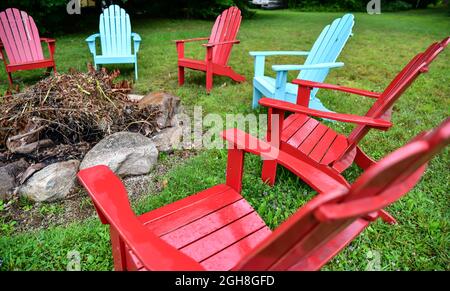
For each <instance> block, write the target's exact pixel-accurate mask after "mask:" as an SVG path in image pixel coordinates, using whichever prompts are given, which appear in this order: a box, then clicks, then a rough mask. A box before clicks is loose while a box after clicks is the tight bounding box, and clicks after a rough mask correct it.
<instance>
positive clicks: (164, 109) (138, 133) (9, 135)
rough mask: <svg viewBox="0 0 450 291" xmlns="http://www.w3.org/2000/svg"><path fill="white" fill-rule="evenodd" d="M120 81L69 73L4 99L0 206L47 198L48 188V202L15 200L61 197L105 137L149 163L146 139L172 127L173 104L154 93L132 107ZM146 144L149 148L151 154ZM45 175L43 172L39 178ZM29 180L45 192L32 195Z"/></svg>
mask: <svg viewBox="0 0 450 291" xmlns="http://www.w3.org/2000/svg"><path fill="white" fill-rule="evenodd" d="M119 75H120V73H119V71H113V72H111V73H108V72H107V71H106V70H105V69H102V70H100V71H96V70H95V69H93V68H92V66H89V67H88V72H87V73H82V72H78V71H75V70H70V71H69V73H68V74H60V75H56V76H52V77H48V78H46V79H44V80H42V81H40V82H38V83H37V84H35V85H34V86H32V87H30V88H28V89H27V90H26V91H25V92H23V93H20V94H15V95H10V96H7V97H4V99H3V103H2V104H1V107H0V199H5V198H8V195H9V196H10V195H11V194H13V193H17V192H19V193H21V192H23V191H27V192H33V191H34V192H36V191H37V192H39V191H44V192H45V191H48V190H49V189H47V188H49V187H50V186H51V185H53V186H54V187H53V188H54V189H52V190H53V191H54V192H55V191H56V192H55V193H53V194H52V195H43V196H42V195H40V194H39V195H37V194H36V195H28V194H27V193H25V192H23V193H21V194H23V195H25V196H28V197H30V198H32V200H36V201H46V200H49V201H51V200H55V199H60V198H61V197H64V196H65V195H66V193H65V192H67V191H68V189H66V188H72V185H71V183H75V181H74V176H75V173H76V172H77V171H78V167H79V165H80V163H81V161H82V160H83V158H84V157H85V156H86V154H87V153H88V151H90V150H91V149H92V148H93V147H94V146H95V145H96V144H98V143H99V142H100V141H101V140H102V139H104V138H106V139H107V138H108V137H109V138H110V141H109V143H111V142H112V143H113V144H121V142H118V141H117V140H114V138H117V137H119V136H122V137H123V138H125V139H129V140H131V142H135V143H134V144H133V143H131V144H126V143H125V144H124V146H125V147H128V148H132V147H136V148H139V147H140V149H141V150H142V151H144V152H145V151H148V152H152V153H151V156H152V157H151V160H152V161H153V160H155V151H156V157H157V154H158V150H156V146H155V145H153V144H152V142H151V140H150V139H148V138H147V137H151V136H152V135H154V134H155V133H157V132H159V131H160V130H162V129H164V128H166V127H169V126H173V125H174V124H173V122H172V118H173V116H174V115H175V114H177V113H178V106H179V103H180V102H179V98H178V97H175V96H171V95H169V94H166V93H153V94H149V95H148V96H145V97H144V98H143V99H142V100H130V98H128V94H129V93H130V91H131V89H132V88H131V84H130V83H129V82H128V81H126V80H121V81H119V80H118V77H119ZM121 132H122V134H118V135H114V134H115V133H121ZM123 132H129V133H128V134H124V133H123ZM133 134H134V135H133ZM112 135H114V137H110V136H112ZM103 143H104V144H107V143H108V142H103ZM147 144H149V145H150V144H151V148H150V149H149V148H148V146H147ZM99 145H100V144H99ZM144 145H145V146H144ZM153 148H155V150H153ZM93 150H94V149H93ZM95 150H96V151H97V152H98V151H99V149H97V148H96V149H95ZM112 150H117V151H119V150H120V149H112ZM100 152H101V149H100ZM112 154H115V153H112ZM131 154H132V153H131ZM92 155H93V154H90V155H89V156H92ZM124 155H125V156H129V155H130V153H126V154H124ZM146 155H147V156H145V155H144V158H148V159H150V157H149V155H150V154H148V153H146ZM91 158H92V157H91ZM134 158H135V159H137V157H136V156H135V157H134ZM139 159H140V157H139ZM94 160H95V157H94ZM97 160H98V157H97ZM119 162H123V161H119ZM56 163H59V165H54V164H56ZM148 163H149V162H147V164H148ZM84 164H90V163H89V162H85V163H84ZM120 165H122V164H119V166H118V167H120ZM50 166H51V167H50ZM68 168H70V170H67V169H68ZM147 168H148V167H147ZM46 169H47V171H48V173H47V172H42V171H44V170H46ZM122 170H123V169H122ZM64 171H65V177H62V178H61V177H58V176H57V177H54V179H56V180H52V179H53V177H52V175H57V174H58V173H62V172H64ZM118 171H119V170H118ZM141 171H142V170H141ZM119 172H120V171H119ZM122 172H123V171H122ZM134 172H136V171H134ZM134 172H133V171H131V173H134ZM138 172H139V171H137V172H136V173H138ZM35 175H38V176H39V179H37V178H36V177H37V176H35ZM33 176H35V179H33ZM44 178H45V179H44ZM43 179H44V181H43ZM58 179H59V180H58ZM33 180H39V181H41V182H40V183H41V184H43V185H40V186H39V187H38V188H36V189H34V190H33V185H31V186H30V185H29V184H30V183H29V182H32V181H33ZM67 180H70V181H71V182H70V183H68V181H67ZM27 181H28V182H27ZM42 181H43V182H42ZM37 182H38V181H35V183H37ZM58 183H59V184H61V185H59V187H58V185H57V184H58ZM55 185H56V186H55ZM64 185H66V186H67V187H64ZM21 189H22V191H21ZM69 190H70V189H69ZM50 192H51V191H50ZM61 192H64V193H61ZM38 196H39V197H38ZM47 196H48V197H47Z"/></svg>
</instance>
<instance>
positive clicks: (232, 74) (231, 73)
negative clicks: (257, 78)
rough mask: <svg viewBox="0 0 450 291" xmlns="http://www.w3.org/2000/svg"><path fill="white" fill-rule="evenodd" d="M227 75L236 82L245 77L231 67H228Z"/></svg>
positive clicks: (240, 81) (243, 80) (242, 80)
mask: <svg viewBox="0 0 450 291" xmlns="http://www.w3.org/2000/svg"><path fill="white" fill-rule="evenodd" d="M228 76H229V77H230V78H231V79H232V80H234V81H236V82H239V83H242V82H245V77H244V76H242V75H239V74H238V73H236V72H235V71H234V70H233V69H232V68H229V72H228Z"/></svg>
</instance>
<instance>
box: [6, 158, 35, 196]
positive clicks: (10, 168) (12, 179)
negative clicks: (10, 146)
mask: <svg viewBox="0 0 450 291" xmlns="http://www.w3.org/2000/svg"><path fill="white" fill-rule="evenodd" d="M28 166H29V164H28V163H27V162H26V161H25V160H19V161H16V162H13V163H10V164H6V165H1V166H0V200H4V199H7V198H9V196H10V194H11V193H12V192H13V191H14V188H16V187H17V186H18V181H19V176H20V175H21V174H22V173H23V172H24V171H25V170H26V169H27V168H28Z"/></svg>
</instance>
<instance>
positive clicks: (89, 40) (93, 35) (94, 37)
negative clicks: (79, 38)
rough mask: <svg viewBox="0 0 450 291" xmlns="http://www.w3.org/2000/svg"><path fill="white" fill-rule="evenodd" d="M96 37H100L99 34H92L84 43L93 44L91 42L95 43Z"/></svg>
mask: <svg viewBox="0 0 450 291" xmlns="http://www.w3.org/2000/svg"><path fill="white" fill-rule="evenodd" d="M97 37H100V33H94V34H92V35H90V36H89V37H88V38H86V41H87V42H93V41H95V39H96V38H97Z"/></svg>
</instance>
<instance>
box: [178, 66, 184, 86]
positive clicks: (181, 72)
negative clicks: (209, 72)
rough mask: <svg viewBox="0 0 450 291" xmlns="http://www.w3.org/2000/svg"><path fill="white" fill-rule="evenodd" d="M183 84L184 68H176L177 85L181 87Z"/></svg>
mask: <svg viewBox="0 0 450 291" xmlns="http://www.w3.org/2000/svg"><path fill="white" fill-rule="evenodd" d="M183 84H184V67H181V66H178V85H179V86H183Z"/></svg>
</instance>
